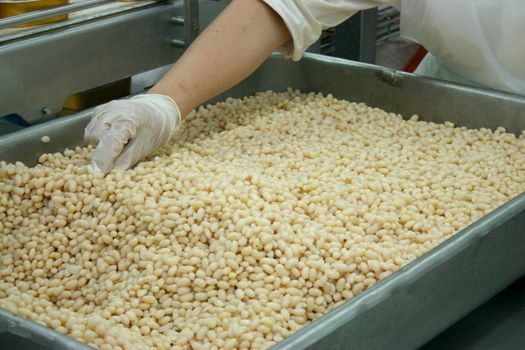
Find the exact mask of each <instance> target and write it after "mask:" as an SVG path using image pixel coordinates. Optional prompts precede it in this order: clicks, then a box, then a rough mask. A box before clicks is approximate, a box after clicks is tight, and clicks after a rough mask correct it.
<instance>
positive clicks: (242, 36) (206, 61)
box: [85, 0, 377, 173]
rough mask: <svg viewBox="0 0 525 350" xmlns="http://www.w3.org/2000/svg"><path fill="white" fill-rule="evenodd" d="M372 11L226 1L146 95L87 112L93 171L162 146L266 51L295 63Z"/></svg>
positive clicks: (290, 1) (307, 1) (340, 4)
mask: <svg viewBox="0 0 525 350" xmlns="http://www.w3.org/2000/svg"><path fill="white" fill-rule="evenodd" d="M356 4H357V5H356ZM376 4H377V3H376V2H374V1H359V0H354V1H351V0H344V1H343V0H341V1H337V0H330V1H328V0H286V1H278V0H275V1H272V0H266V1H263V0H233V1H232V2H231V4H230V5H228V7H227V8H226V9H225V10H224V11H223V12H222V13H221V14H220V15H219V16H218V17H217V19H216V20H215V21H214V22H213V23H211V24H210V25H209V26H208V28H206V30H204V31H203V33H202V34H201V35H200V36H199V37H198V38H197V39H196V40H195V41H194V42H193V44H192V45H191V46H190V47H189V48H188V49H187V50H186V52H185V53H184V54H183V55H182V57H181V58H180V59H179V60H178V61H177V62H176V64H175V65H174V66H173V67H172V69H171V70H170V71H169V72H168V73H167V74H166V75H165V76H164V77H163V78H162V79H161V80H160V81H159V82H158V83H157V84H156V85H155V86H154V87H153V88H152V89H151V90H150V91H149V93H148V94H144V95H139V96H137V97H134V98H132V99H130V100H128V101H122V102H121V103H113V102H112V103H110V104H107V105H103V106H101V107H99V108H97V109H96V110H95V112H94V116H93V118H92V120H91V122H90V124H89V125H88V127H87V128H86V134H85V138H86V140H87V141H88V142H90V143H92V144H97V148H96V150H95V152H94V153H93V163H94V165H95V166H96V168H99V169H100V170H101V171H102V172H104V173H107V172H108V171H110V170H111V168H113V166H115V167H118V168H128V167H130V166H132V165H134V164H135V163H137V162H138V161H139V160H141V159H142V158H144V157H146V156H147V155H149V154H150V153H151V152H153V151H154V150H155V149H156V148H158V147H160V146H162V145H164V144H166V143H167V142H168V140H169V138H170V136H171V135H173V133H174V132H175V131H176V130H177V128H178V127H179V125H180V117H181V116H182V117H184V116H186V115H187V114H188V113H189V112H190V111H191V110H192V109H193V108H195V107H197V106H198V105H199V104H201V103H203V102H205V101H207V100H209V99H210V98H213V97H215V96H216V95H218V94H219V93H221V92H223V91H225V90H227V89H228V88H230V87H231V86H233V85H235V84H237V83H238V82H240V81H241V80H243V79H244V78H245V77H247V76H248V75H249V74H250V73H252V72H253V71H254V70H255V69H256V68H257V67H259V65H261V64H262V63H263V62H264V60H265V59H266V58H267V57H268V55H269V54H270V53H271V52H272V51H274V50H276V49H278V48H280V47H282V46H283V45H284V44H286V43H290V45H292V47H294V49H293V57H294V58H296V59H298V58H300V56H301V55H302V53H303V52H304V50H305V49H306V47H307V46H308V45H310V44H311V43H313V42H314V41H315V40H316V39H317V38H318V37H319V36H320V34H321V30H322V29H323V28H326V27H329V26H333V25H336V24H338V23H340V22H342V21H343V20H344V19H346V18H348V17H349V16H350V15H352V14H353V13H354V12H355V11H357V10H359V9H363V8H367V7H371V6H374V5H376ZM119 102H120V101H119ZM175 102H176V103H175Z"/></svg>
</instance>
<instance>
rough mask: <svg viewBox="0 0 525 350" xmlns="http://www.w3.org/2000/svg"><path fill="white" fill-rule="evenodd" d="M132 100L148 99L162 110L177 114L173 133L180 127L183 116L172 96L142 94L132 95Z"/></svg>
mask: <svg viewBox="0 0 525 350" xmlns="http://www.w3.org/2000/svg"><path fill="white" fill-rule="evenodd" d="M130 100H142V101H147V102H149V103H151V104H154V105H155V106H157V107H159V108H160V109H161V110H164V111H166V113H169V115H170V116H173V115H175V125H174V126H173V128H172V134H173V133H174V132H175V131H177V130H178V129H179V128H180V126H181V123H182V116H181V114H180V110H179V106H177V103H176V102H175V101H174V100H173V99H172V98H171V97H169V96H166V95H161V94H140V95H136V96H133V97H131V98H130Z"/></svg>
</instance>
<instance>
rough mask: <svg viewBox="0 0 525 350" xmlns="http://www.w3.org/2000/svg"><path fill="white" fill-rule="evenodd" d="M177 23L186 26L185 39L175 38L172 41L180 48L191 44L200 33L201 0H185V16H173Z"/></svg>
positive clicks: (174, 21) (173, 20) (173, 21)
mask: <svg viewBox="0 0 525 350" xmlns="http://www.w3.org/2000/svg"><path fill="white" fill-rule="evenodd" d="M171 21H172V23H173V24H175V25H179V26H184V39H173V40H172V41H171V43H172V44H173V45H174V46H176V47H180V48H186V47H188V46H190V44H191V42H192V41H193V40H194V39H195V38H196V37H197V35H199V0H184V17H181V16H176V17H172V18H171Z"/></svg>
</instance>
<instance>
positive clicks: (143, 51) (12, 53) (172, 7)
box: [0, 0, 227, 124]
mask: <svg viewBox="0 0 525 350" xmlns="http://www.w3.org/2000/svg"><path fill="white" fill-rule="evenodd" d="M226 3H227V1H210V0H206V1H198V0H188V1H184V2H183V1H158V0H142V1H137V2H117V1H115V0H84V1H73V2H71V3H70V4H68V5H65V6H61V7H57V8H53V9H47V10H41V11H36V12H32V13H27V14H24V15H19V16H16V17H9V18H5V19H2V20H0V81H2V84H0V96H1V103H0V116H5V115H10V114H12V113H16V114H18V115H19V116H20V117H22V118H23V119H24V120H25V121H26V122H28V123H29V124H33V123H36V122H39V121H42V120H47V119H49V118H50V117H52V116H54V115H56V114H57V113H58V112H60V111H61V109H62V106H63V105H64V102H65V101H66V99H67V98H68V97H69V96H70V95H72V94H74V93H77V92H81V91H85V90H87V89H90V88H94V87H97V86H100V85H103V84H107V83H110V82H114V81H117V80H119V79H123V78H127V77H130V76H132V75H134V74H137V73H141V72H144V71H148V70H150V69H153V68H157V67H161V66H164V65H167V64H170V63H173V62H174V61H176V59H177V58H178V57H179V56H180V55H181V53H182V52H183V49H184V48H185V47H186V46H187V45H188V44H189V43H190V42H191V41H192V40H193V39H194V38H195V37H196V35H197V33H198V32H199V28H200V27H202V26H205V25H206V24H207V23H209V22H210V21H211V19H212V18H213V17H215V15H216V14H217V13H218V12H219V11H220V10H221V9H222V8H223V7H224V6H225V5H226ZM64 13H71V15H70V17H69V19H68V20H66V21H63V22H57V23H52V24H47V25H44V26H38V27H29V28H13V27H14V26H16V25H20V24H24V23H27V22H31V21H34V20H37V19H42V18H48V17H51V16H55V15H58V14H64Z"/></svg>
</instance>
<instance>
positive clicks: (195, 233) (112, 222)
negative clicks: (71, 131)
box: [0, 90, 525, 350]
mask: <svg viewBox="0 0 525 350" xmlns="http://www.w3.org/2000/svg"><path fill="white" fill-rule="evenodd" d="M91 152H92V148H91V147H84V148H81V147H77V148H75V149H74V150H66V151H65V152H64V153H55V154H44V155H42V156H41V157H40V160H39V163H40V164H39V165H37V166H35V167H27V166H25V165H24V164H22V163H16V164H6V163H5V162H2V163H1V164H0V252H1V253H0V306H1V307H4V308H6V309H9V310H11V311H13V312H15V313H17V314H19V315H21V316H23V317H25V318H28V319H31V320H34V321H37V322H39V323H41V324H44V325H46V326H48V327H51V328H54V329H56V330H57V331H59V332H62V333H65V334H68V335H70V336H72V337H74V338H76V339H78V340H80V341H82V342H85V343H87V344H90V345H92V346H94V347H97V348H99V349H102V350H106V349H152V348H156V349H171V348H174V349H189V348H191V349H234V348H240V349H248V348H266V347H268V346H270V345H272V344H275V343H276V342H279V341H281V340H282V339H284V338H286V337H287V336H289V335H290V334H291V333H292V332H294V331H297V330H298V329H299V328H301V327H303V326H304V325H305V324H307V323H308V322H310V321H312V320H314V319H316V318H318V317H320V316H321V315H324V314H325V313H327V312H328V311H329V310H330V309H332V308H333V307H335V306H337V305H340V304H341V303H342V302H344V301H345V300H348V299H351V298H352V297H354V296H356V295H358V294H359V293H361V292H363V291H364V290H366V289H367V288H369V287H370V286H372V285H374V284H375V283H377V282H378V281H380V280H381V279H384V278H386V277H387V276H389V275H390V274H392V273H393V272H395V271H396V270H398V269H399V268H400V267H402V266H403V265H405V264H407V263H409V262H410V261H412V260H414V259H416V258H417V257H419V256H421V255H422V254H424V253H425V252H427V251H428V250H429V249H431V248H432V247H435V246H436V245H437V244H439V243H440V242H442V241H444V240H446V239H447V238H449V237H450V236H451V235H453V234H454V233H455V232H457V231H458V230H460V229H462V228H464V227H465V226H467V225H469V224H470V223H472V222H474V221H475V220H478V219H479V218H481V217H482V216H484V215H485V214H487V213H489V212H490V211H492V210H493V209H495V208H497V207H498V206H500V205H502V204H503V203H505V202H507V201H509V200H510V199H511V198H513V197H515V196H516V195H518V194H520V193H522V192H523V191H525V134H522V135H521V136H520V137H519V138H517V137H516V136H515V135H513V134H510V133H506V132H505V130H503V129H501V128H500V129H498V130H496V131H494V132H493V131H491V130H487V129H481V130H470V129H466V128H462V127H455V126H454V125H453V124H451V123H445V124H443V125H440V124H434V123H428V122H423V121H418V117H417V116H412V117H411V118H409V119H408V120H403V119H402V117H401V116H400V115H396V114H392V113H387V112H385V111H382V110H380V109H377V108H370V107H367V106H366V105H364V104H356V103H350V102H347V101H344V100H338V99H335V98H334V97H332V96H331V95H328V96H322V95H321V94H314V93H310V94H302V93H300V92H298V91H292V90H289V91H288V92H285V93H279V94H277V93H273V92H265V93H260V94H257V95H255V96H251V97H246V98H244V99H228V100H226V101H225V102H221V103H218V104H216V105H211V106H206V107H200V108H199V109H198V110H197V111H196V113H194V114H193V115H191V116H190V117H188V118H187V119H186V121H185V122H184V125H183V128H182V129H181V131H180V132H179V134H178V135H177V136H176V137H174V138H173V141H172V143H171V144H170V145H168V146H166V147H164V148H162V149H160V150H159V151H157V152H156V153H155V154H154V155H153V156H151V157H150V158H149V159H148V160H146V161H144V162H142V163H140V164H138V165H137V166H135V167H134V168H133V169H130V170H127V171H118V170H114V171H112V172H111V173H110V174H109V175H107V176H106V177H102V176H100V175H98V174H93V173H92V172H91V171H90V167H89V165H88V164H89V161H90V157H91Z"/></svg>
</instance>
